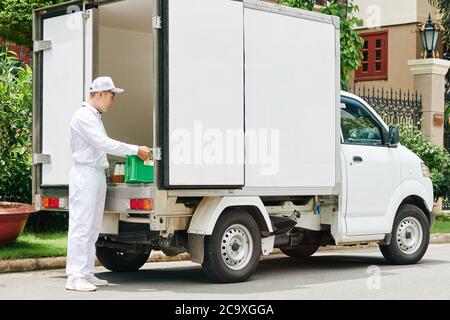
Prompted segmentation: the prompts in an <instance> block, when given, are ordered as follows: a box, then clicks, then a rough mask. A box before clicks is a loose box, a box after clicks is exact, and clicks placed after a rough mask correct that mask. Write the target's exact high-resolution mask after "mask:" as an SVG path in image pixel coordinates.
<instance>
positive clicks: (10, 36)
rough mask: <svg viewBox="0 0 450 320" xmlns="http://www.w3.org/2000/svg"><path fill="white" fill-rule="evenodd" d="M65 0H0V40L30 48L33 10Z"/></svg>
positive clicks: (31, 44)
mask: <svg viewBox="0 0 450 320" xmlns="http://www.w3.org/2000/svg"><path fill="white" fill-rule="evenodd" d="M64 1H65V0H31V1H30V0H0V38H2V39H4V40H7V41H10V42H13V43H16V44H18V45H25V46H27V47H28V48H30V49H31V48H32V46H33V41H32V17H33V10H34V9H37V8H42V7H45V6H48V5H52V4H57V3H61V2H64Z"/></svg>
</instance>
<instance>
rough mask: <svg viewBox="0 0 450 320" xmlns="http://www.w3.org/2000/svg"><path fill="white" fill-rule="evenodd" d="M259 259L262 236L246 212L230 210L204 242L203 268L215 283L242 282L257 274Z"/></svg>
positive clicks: (224, 214) (223, 215)
mask: <svg viewBox="0 0 450 320" xmlns="http://www.w3.org/2000/svg"><path fill="white" fill-rule="evenodd" d="M260 257H261V233H260V230H259V228H258V225H257V224H256V222H255V220H254V219H253V218H252V216H250V215H249V214H248V213H247V212H245V211H241V210H230V211H226V212H224V213H223V214H222V216H221V217H220V218H219V219H218V220H217V223H216V226H215V227H214V231H213V234H212V235H211V236H207V237H206V238H205V256H204V260H203V264H202V267H203V271H204V272H205V274H206V275H207V276H208V277H209V278H210V279H212V280H214V281H216V282H220V283H232V282H243V281H246V280H248V279H249V278H250V277H251V275H252V274H253V272H254V271H255V270H256V268H257V267H258V264H259V259H260Z"/></svg>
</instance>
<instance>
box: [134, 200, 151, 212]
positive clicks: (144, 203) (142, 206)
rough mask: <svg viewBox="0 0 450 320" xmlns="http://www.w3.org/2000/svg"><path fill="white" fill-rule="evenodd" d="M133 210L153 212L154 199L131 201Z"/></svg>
mask: <svg viewBox="0 0 450 320" xmlns="http://www.w3.org/2000/svg"><path fill="white" fill-rule="evenodd" d="M130 209H131V210H146V211H152V210H153V200H152V199H131V200H130Z"/></svg>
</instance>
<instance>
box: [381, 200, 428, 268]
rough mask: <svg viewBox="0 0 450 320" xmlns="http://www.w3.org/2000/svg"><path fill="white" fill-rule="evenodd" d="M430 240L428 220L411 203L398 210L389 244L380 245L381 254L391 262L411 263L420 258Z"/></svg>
mask: <svg viewBox="0 0 450 320" xmlns="http://www.w3.org/2000/svg"><path fill="white" fill-rule="evenodd" d="M429 241H430V222H429V221H428V219H427V217H426V216H425V214H424V213H423V211H422V210H421V209H420V208H418V207H416V206H414V205H411V204H405V205H402V206H401V207H400V209H399V210H398V213H397V216H396V218H395V221H394V225H393V228H392V238H391V243H390V244H389V245H380V250H381V253H382V254H383V256H384V257H385V258H386V260H388V261H389V262H390V263H392V264H413V263H417V262H418V261H419V260H420V259H422V257H423V255H424V254H425V252H426V251H427V248H428V243H429Z"/></svg>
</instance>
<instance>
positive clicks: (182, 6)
mask: <svg viewBox="0 0 450 320" xmlns="http://www.w3.org/2000/svg"><path fill="white" fill-rule="evenodd" d="M161 4H162V41H163V43H162V47H163V48H164V50H163V52H162V59H163V67H162V70H163V79H164V90H163V91H164V94H163V97H162V99H161V101H160V103H161V105H160V110H161V114H162V119H161V121H162V126H161V127H162V132H161V133H162V142H161V147H162V165H163V170H162V175H163V176H162V182H163V183H162V184H163V187H165V188H169V189H170V188H180V189H181V188H197V189H198V188H214V187H218V188H219V187H226V188H233V187H236V188H239V187H242V186H243V185H244V149H245V147H244V48H243V45H244V43H243V3H242V2H240V1H230V0H215V1H211V0H183V1H179V0H168V1H162V3H161Z"/></svg>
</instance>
